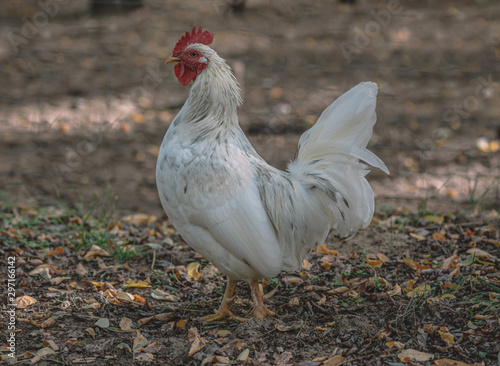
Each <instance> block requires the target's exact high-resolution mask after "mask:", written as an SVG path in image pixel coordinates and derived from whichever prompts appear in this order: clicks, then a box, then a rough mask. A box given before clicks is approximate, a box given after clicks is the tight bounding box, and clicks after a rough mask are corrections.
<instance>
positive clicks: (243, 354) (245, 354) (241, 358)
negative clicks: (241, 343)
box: [236, 348, 250, 361]
mask: <svg viewBox="0 0 500 366" xmlns="http://www.w3.org/2000/svg"><path fill="white" fill-rule="evenodd" d="M249 355H250V350H249V349H248V348H246V349H244V350H243V351H241V353H240V354H239V355H238V357H236V361H246V360H247V359H248V356H249Z"/></svg>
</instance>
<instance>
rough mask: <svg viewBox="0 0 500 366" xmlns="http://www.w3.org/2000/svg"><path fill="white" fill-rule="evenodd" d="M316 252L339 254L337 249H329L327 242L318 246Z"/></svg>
mask: <svg viewBox="0 0 500 366" xmlns="http://www.w3.org/2000/svg"><path fill="white" fill-rule="evenodd" d="M316 253H318V254H339V252H338V251H336V250H335V249H328V248H327V247H326V245H325V244H321V245H320V246H319V247H317V248H316Z"/></svg>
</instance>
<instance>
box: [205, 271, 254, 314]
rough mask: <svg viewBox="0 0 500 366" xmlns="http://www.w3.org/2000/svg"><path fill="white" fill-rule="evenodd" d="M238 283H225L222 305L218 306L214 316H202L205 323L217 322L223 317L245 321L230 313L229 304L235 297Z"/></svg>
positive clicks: (230, 281)
mask: <svg viewBox="0 0 500 366" xmlns="http://www.w3.org/2000/svg"><path fill="white" fill-rule="evenodd" d="M237 283H238V281H235V280H231V279H230V280H229V281H228V282H227V286H226V291H225V292H224V297H223V298H222V303H221V304H220V307H219V310H217V312H216V313H215V314H212V315H207V316H204V317H203V318H202V319H203V320H204V321H206V322H213V321H214V320H219V319H222V318H224V317H228V318H232V319H235V320H239V321H246V320H248V319H245V318H240V317H238V316H235V315H233V313H231V303H232V302H233V301H234V298H235V297H236V296H235V295H234V290H235V289H236V284H237Z"/></svg>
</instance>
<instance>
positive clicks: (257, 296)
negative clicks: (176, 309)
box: [250, 280, 274, 319]
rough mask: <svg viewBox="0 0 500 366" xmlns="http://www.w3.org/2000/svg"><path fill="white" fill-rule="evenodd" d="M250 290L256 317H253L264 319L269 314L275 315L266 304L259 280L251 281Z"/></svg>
mask: <svg viewBox="0 0 500 366" xmlns="http://www.w3.org/2000/svg"><path fill="white" fill-rule="evenodd" d="M250 290H251V292H252V299H253V303H254V317H253V318H252V319H262V318H265V317H266V316H268V315H269V316H273V315H274V313H273V312H272V311H271V310H269V309H268V308H266V306H265V305H264V298H263V297H262V293H261V292H260V289H259V281H258V280H255V281H252V282H250Z"/></svg>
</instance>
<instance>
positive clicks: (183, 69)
mask: <svg viewBox="0 0 500 366" xmlns="http://www.w3.org/2000/svg"><path fill="white" fill-rule="evenodd" d="M213 40H214V34H213V33H212V32H209V31H202V30H201V26H200V27H199V28H198V31H196V26H194V27H193V31H192V32H191V33H189V32H186V34H185V35H183V36H182V37H181V39H179V41H178V42H177V44H176V45H175V47H174V52H172V56H170V57H169V58H168V59H167V61H165V62H166V63H171V62H177V64H176V65H175V68H174V70H175V76H177V80H179V82H180V83H181V84H182V85H188V84H189V82H190V81H194V80H195V79H196V77H197V76H198V75H199V74H200V73H201V72H202V71H203V70H205V69H206V68H207V66H208V61H209V60H208V59H207V57H205V56H204V55H203V50H202V49H201V48H202V47H199V46H200V44H204V45H209V44H211V43H212V41H213Z"/></svg>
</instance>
